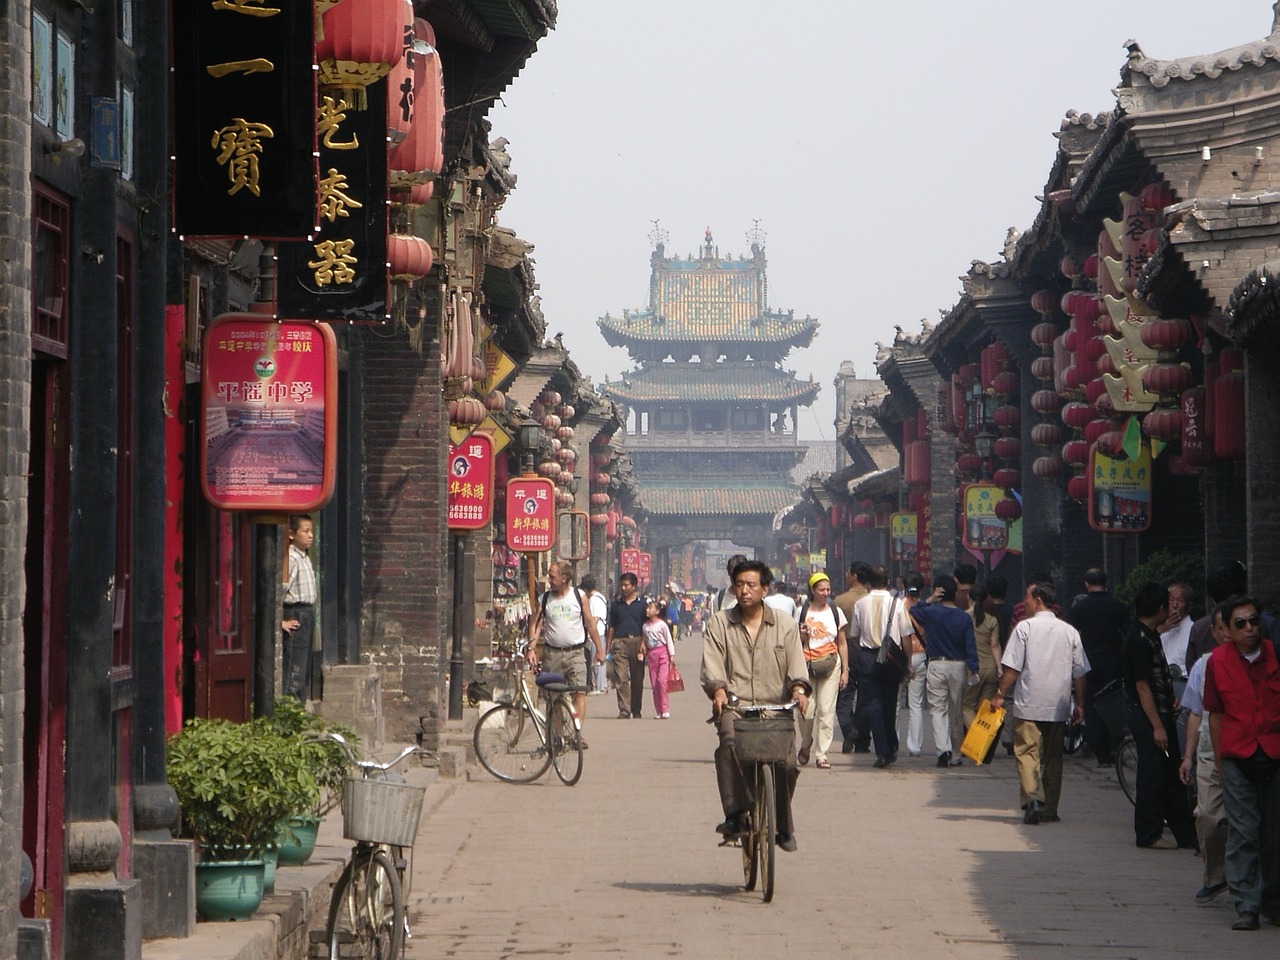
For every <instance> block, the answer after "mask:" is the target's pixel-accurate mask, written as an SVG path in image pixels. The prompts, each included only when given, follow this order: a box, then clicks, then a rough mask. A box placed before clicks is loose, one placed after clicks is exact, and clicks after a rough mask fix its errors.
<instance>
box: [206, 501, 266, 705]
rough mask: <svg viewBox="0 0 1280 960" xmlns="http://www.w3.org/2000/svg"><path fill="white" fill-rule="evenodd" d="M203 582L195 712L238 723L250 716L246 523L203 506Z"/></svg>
mask: <svg viewBox="0 0 1280 960" xmlns="http://www.w3.org/2000/svg"><path fill="white" fill-rule="evenodd" d="M201 512H202V513H204V514H205V516H206V517H207V530H208V534H209V536H208V542H207V544H206V553H205V557H206V559H207V562H208V567H207V571H206V572H205V573H204V575H203V576H202V580H203V582H204V584H205V585H206V587H207V589H206V591H205V596H204V597H203V602H202V603H201V605H200V609H201V611H202V613H201V616H200V621H201V624H202V628H201V629H200V630H199V631H198V632H197V637H196V663H195V667H196V715H197V716H202V717H224V718H226V719H227V720H234V721H236V722H237V723H243V722H244V721H246V720H248V719H249V718H250V716H251V713H250V700H251V693H252V689H253V623H252V618H251V615H250V611H251V608H252V604H251V602H250V592H251V589H252V580H251V576H250V571H251V569H252V564H251V556H252V549H251V541H250V531H251V529H252V527H251V524H250V523H249V522H248V520H246V519H245V518H244V517H242V516H239V515H236V514H231V513H226V512H224V511H221V510H213V509H211V508H207V507H206V508H205V509H204V510H203V511H201Z"/></svg>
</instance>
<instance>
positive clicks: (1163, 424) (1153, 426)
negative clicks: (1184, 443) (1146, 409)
mask: <svg viewBox="0 0 1280 960" xmlns="http://www.w3.org/2000/svg"><path fill="white" fill-rule="evenodd" d="M1142 432H1143V433H1145V434H1146V435H1147V436H1149V437H1155V438H1156V439H1157V440H1165V441H1169V440H1177V439H1178V436H1179V435H1180V434H1181V433H1182V412H1181V411H1180V410H1177V409H1170V408H1168V407H1161V408H1159V409H1156V410H1152V411H1151V412H1150V413H1148V414H1147V415H1146V416H1145V417H1143V418H1142Z"/></svg>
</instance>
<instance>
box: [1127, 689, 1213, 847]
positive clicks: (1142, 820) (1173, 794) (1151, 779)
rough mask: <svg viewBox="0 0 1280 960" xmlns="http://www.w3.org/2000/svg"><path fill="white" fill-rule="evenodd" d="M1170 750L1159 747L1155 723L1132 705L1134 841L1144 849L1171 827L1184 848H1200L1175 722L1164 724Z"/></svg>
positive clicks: (1130, 720) (1130, 718)
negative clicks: (1181, 768) (1182, 776)
mask: <svg viewBox="0 0 1280 960" xmlns="http://www.w3.org/2000/svg"><path fill="white" fill-rule="evenodd" d="M1164 729H1165V735H1166V736H1167V737H1168V738H1169V749H1168V751H1164V750H1161V749H1160V748H1159V747H1157V746H1156V741H1155V735H1154V731H1153V728H1152V726H1151V722H1150V721H1149V720H1148V719H1147V715H1146V713H1145V712H1143V709H1142V707H1140V706H1137V705H1136V704H1130V705H1129V730H1130V732H1131V733H1132V734H1133V742H1134V745H1135V746H1136V747H1137V748H1138V776H1137V783H1136V785H1135V786H1136V796H1135V798H1134V804H1133V832H1134V842H1135V843H1137V845H1138V846H1140V847H1145V846H1147V845H1148V844H1151V843H1155V841H1157V840H1159V839H1160V835H1161V834H1162V833H1163V832H1164V825H1165V824H1166V823H1168V824H1169V829H1170V830H1171V831H1172V832H1173V838H1174V840H1176V841H1177V842H1178V846H1180V847H1188V848H1190V847H1194V846H1195V845H1196V825H1195V819H1194V818H1193V817H1192V815H1191V798H1190V796H1189V795H1188V793H1187V787H1186V785H1185V784H1184V783H1183V782H1182V781H1181V780H1179V779H1178V764H1179V762H1180V761H1179V760H1177V759H1174V757H1176V756H1177V751H1178V729H1177V725H1176V723H1175V722H1174V720H1173V719H1169V720H1166V721H1165V722H1164Z"/></svg>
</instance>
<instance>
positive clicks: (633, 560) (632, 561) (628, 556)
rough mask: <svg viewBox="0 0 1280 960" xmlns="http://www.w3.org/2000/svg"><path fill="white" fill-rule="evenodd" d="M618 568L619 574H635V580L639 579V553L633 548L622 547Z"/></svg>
mask: <svg viewBox="0 0 1280 960" xmlns="http://www.w3.org/2000/svg"><path fill="white" fill-rule="evenodd" d="M618 561H619V566H620V567H621V570H620V572H621V573H632V574H635V577H636V579H637V580H639V579H640V551H639V550H637V549H635V548H634V547H624V548H623V549H622V553H621V554H620V556H619V558H618Z"/></svg>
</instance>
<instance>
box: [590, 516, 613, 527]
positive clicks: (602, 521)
mask: <svg viewBox="0 0 1280 960" xmlns="http://www.w3.org/2000/svg"><path fill="white" fill-rule="evenodd" d="M608 523H609V515H608V514H607V513H593V514H592V515H591V525H592V526H593V527H603V526H606V525H607V524H608Z"/></svg>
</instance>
